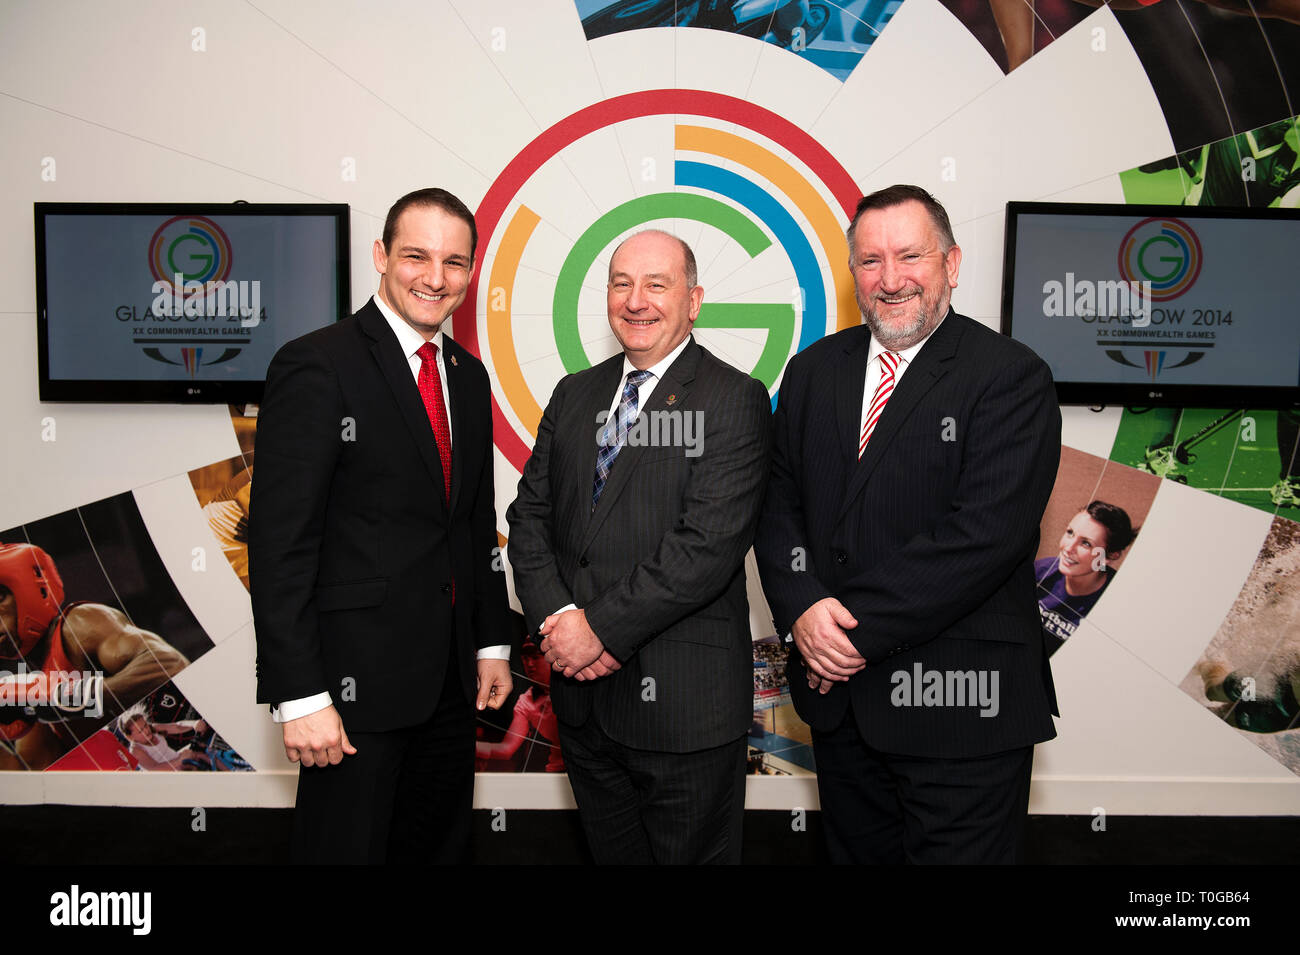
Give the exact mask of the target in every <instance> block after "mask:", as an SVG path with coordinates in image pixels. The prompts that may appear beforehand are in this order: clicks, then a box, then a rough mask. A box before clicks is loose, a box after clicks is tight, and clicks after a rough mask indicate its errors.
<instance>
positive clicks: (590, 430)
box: [507, 231, 770, 863]
mask: <svg viewBox="0 0 1300 955" xmlns="http://www.w3.org/2000/svg"><path fill="white" fill-rule="evenodd" d="M703 294H704V292H703V289H701V288H700V287H699V286H698V285H697V284H696V272H695V258H694V256H693V255H692V254H691V251H690V248H689V247H688V246H687V245H686V243H684V242H682V241H681V240H680V239H677V238H676V237H674V236H671V235H668V234H666V233H663V232H657V231H647V232H641V233H638V234H636V235H634V236H632V237H631V238H629V239H627V240H626V241H624V242H623V243H622V244H621V245H620V246H619V247H618V248H617V249H616V250H615V252H614V256H613V258H612V259H611V260H610V273H609V289H608V297H607V306H608V311H609V324H610V328H611V329H613V332H614V335H615V337H616V338H617V339H618V341H619V343H620V344H621V345H622V347H623V351H622V354H619V355H615V356H614V357H613V358H611V359H609V360H608V361H605V362H602V363H601V364H599V365H597V366H595V367H594V368H590V369H588V370H586V371H583V372H580V373H578V374H575V375H570V376H568V377H567V378H565V379H563V380H562V381H561V382H560V383H559V384H558V385H556V387H555V391H554V393H553V394H552V395H551V400H550V403H549V404H548V406H547V408H546V412H545V414H544V415H543V417H542V421H541V424H540V425H539V427H538V429H537V441H536V443H535V444H534V446H533V453H532V456H531V457H530V458H529V460H528V464H527V465H526V466H525V468H524V473H523V476H522V477H521V478H520V481H519V494H518V496H517V497H516V498H515V502H514V503H513V504H512V505H511V506H510V510H509V512H508V515H507V518H508V520H509V524H510V562H511V565H512V567H513V569H514V575H515V588H516V592H517V593H518V595H519V599H520V601H521V602H522V604H523V608H524V616H525V618H526V619H527V621H528V625H529V627H530V628H532V629H536V630H537V631H538V632H539V633H540V634H541V635H542V636H544V637H545V640H544V641H543V644H542V649H543V651H544V652H545V654H546V659H547V661H548V662H550V663H551V664H552V666H553V668H554V670H555V672H556V677H555V679H554V681H553V682H552V686H551V695H552V697H553V700H554V709H555V714H556V716H557V717H558V718H559V724H560V744H561V749H562V751H563V753H564V762H565V765H566V766H567V768H568V771H569V781H570V783H571V784H572V786H573V792H574V795H575V796H576V798H577V801H578V810H579V813H580V815H581V818H582V822H583V827H584V829H585V830H586V833H587V839H588V842H589V844H590V846H591V850H592V853H593V855H594V856H595V858H596V861H597V862H600V863H614V862H623V863H651V862H655V863H695V862H739V861H740V848H741V846H740V830H741V821H742V817H743V811H744V802H745V775H744V774H745V738H746V733H747V732H748V728H749V724H750V722H751V718H752V714H753V650H752V646H751V641H750V632H749V611H748V602H747V600H746V597H745V571H744V558H745V553H746V551H748V550H749V546H750V543H751V541H752V540H753V535H754V522H755V520H756V519H757V516H758V509H759V506H760V504H761V502H762V497H763V486H764V484H765V483H766V479H767V469H768V467H767V457H768V448H769V418H770V411H769V407H770V406H769V399H768V396H767V389H765V388H764V387H763V385H762V384H761V383H760V382H758V381H755V380H754V379H753V378H750V377H749V376H747V375H745V374H743V373H741V372H739V371H737V370H736V369H734V368H732V367H731V366H730V365H727V364H724V363H723V362H721V361H719V360H718V359H716V358H714V357H713V356H712V355H711V354H709V353H708V352H707V351H705V350H704V349H703V348H701V347H700V346H699V345H698V344H696V342H695V340H694V338H692V337H691V328H692V324H693V323H694V321H695V318H696V316H697V315H698V314H699V310H700V302H701V299H702V297H703Z"/></svg>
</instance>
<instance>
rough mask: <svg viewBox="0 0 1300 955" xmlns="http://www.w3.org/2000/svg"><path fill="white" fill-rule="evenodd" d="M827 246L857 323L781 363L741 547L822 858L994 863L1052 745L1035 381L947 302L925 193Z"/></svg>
mask: <svg viewBox="0 0 1300 955" xmlns="http://www.w3.org/2000/svg"><path fill="white" fill-rule="evenodd" d="M848 245H849V256H850V259H849V266H850V268H851V269H852V271H853V276H854V280H855V282H856V285H857V299H858V305H859V307H860V308H861V310H862V314H863V318H864V320H865V325H861V326H858V327H856V328H850V329H846V330H844V331H841V332H839V333H837V334H835V335H831V336H828V337H827V338H824V339H822V340H820V341H818V342H816V343H814V344H813V345H811V346H810V347H809V348H807V349H806V350H805V351H803V352H802V353H801V354H799V355H796V356H795V357H794V358H793V359H791V361H790V364H789V366H788V367H787V368H786V372H785V377H784V380H783V382H782V385H781V397H780V403H779V405H778V407H777V411H776V417H775V421H774V443H773V463H772V475H771V480H770V483H769V485H768V490H767V497H766V501H765V503H764V509H763V516H762V519H761V520H760V522H759V530H758V536H757V539H756V540H755V543H754V550H755V554H756V556H757V558H758V566H759V571H760V574H761V576H762V581H763V589H764V591H765V593H766V595H767V598H768V601H769V603H770V604H771V607H772V612H773V615H774V616H775V618H776V626H777V632H778V633H782V634H787V635H788V636H787V637H786V640H787V643H788V644H789V646H790V665H789V668H788V671H787V672H788V674H789V679H790V689H791V694H792V696H793V698H794V703H795V707H796V709H797V710H798V712H799V715H800V716H801V717H803V719H804V720H805V721H806V722H808V724H809V725H810V726H811V727H812V730H813V746H814V752H815V755H816V760H817V780H818V789H819V793H820V797H821V806H822V810H823V814H824V822H825V828H826V834H827V844H828V849H829V852H830V856H831V859H832V861H835V862H858V863H866V862H873V863H901V862H905V861H906V862H963V863H970V862H1013V861H1015V860H1016V857H1017V852H1018V848H1019V842H1020V836H1021V832H1022V830H1023V824H1024V818H1025V815H1026V813H1027V810H1028V798H1029V778H1030V767H1031V765H1032V759H1033V746H1034V744H1035V743H1039V742H1042V741H1044V740H1048V739H1051V738H1052V737H1053V736H1055V735H1056V731H1055V727H1054V726H1053V723H1052V719H1051V716H1050V715H1049V714H1051V713H1054V712H1055V710H1056V701H1055V692H1054V690H1053V687H1052V677H1051V672H1050V670H1049V669H1048V665H1047V654H1046V651H1045V649H1044V645H1043V636H1042V632H1041V630H1040V627H1039V619H1038V607H1037V601H1036V599H1035V592H1034V575H1033V560H1034V557H1035V554H1036V549H1037V545H1038V524H1039V521H1040V519H1041V518H1042V514H1043V509H1044V508H1045V507H1046V505H1047V499H1048V496H1049V495H1050V493H1051V490H1052V485H1053V482H1054V480H1055V477H1056V468H1057V463H1058V459H1059V457H1060V448H1061V417H1060V411H1059V409H1058V407H1057V402H1056V395H1055V391H1054V389H1053V386H1052V377H1051V373H1050V371H1049V370H1048V368H1047V365H1046V364H1044V362H1043V361H1042V360H1041V359H1039V358H1038V356H1037V355H1035V354H1034V353H1033V352H1031V351H1030V350H1029V349H1028V348H1025V347H1024V346H1023V345H1020V344H1019V343H1017V342H1014V341H1012V340H1011V339H1009V338H1005V337H1003V336H1001V335H998V334H996V333H995V332H992V331H990V330H989V329H987V328H986V327H984V326H983V325H981V324H979V323H978V322H975V321H972V320H971V319H969V318H966V317H965V316H963V315H958V314H957V313H956V312H954V311H953V310H952V309H951V307H950V304H949V302H950V299H951V295H952V290H953V289H954V288H956V287H957V277H958V273H959V271H960V267H961V260H962V255H961V249H960V247H959V246H958V245H957V244H956V242H955V241H954V239H953V234H952V227H951V225H950V224H949V221H948V215H947V213H946V212H945V211H944V209H943V206H941V205H940V204H939V203H938V202H937V201H936V200H935V199H934V197H933V196H931V195H930V194H929V193H928V192H926V191H925V190H924V189H920V188H918V187H916V186H891V187H889V188H888V189H883V190H881V191H879V192H876V193H873V194H871V195H869V196H867V197H865V198H864V199H862V200H861V201H860V202H859V203H858V207H857V211H856V213H855V215H854V217H853V222H852V223H851V224H850V226H849V230H848ZM900 675H901V677H900ZM981 681H982V682H981ZM913 684H915V685H913ZM973 686H985V687H997V688H998V696H999V699H997V700H995V701H990V700H981V699H980V698H979V695H978V694H972V693H967V692H964V691H965V690H966V689H968V688H970V687H973ZM903 687H906V688H907V692H901V689H902V688H903Z"/></svg>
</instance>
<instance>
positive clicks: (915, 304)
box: [849, 200, 961, 351]
mask: <svg viewBox="0 0 1300 955" xmlns="http://www.w3.org/2000/svg"><path fill="white" fill-rule="evenodd" d="M849 254H850V256H851V258H850V260H849V264H850V267H851V268H852V270H853V279H854V282H855V283H856V286H857V298H858V308H860V309H861V310H862V317H863V319H864V320H865V321H866V323H867V325H868V326H869V327H870V328H871V333H872V334H873V335H874V336H875V337H876V340H877V341H879V342H880V344H882V345H884V346H885V347H886V348H888V349H889V350H891V351H901V350H902V349H904V348H909V347H911V346H912V345H915V344H916V343H917V342H919V341H921V340H922V339H923V338H925V337H926V336H927V335H929V334H930V333H931V332H932V331H934V330H935V328H937V327H938V325H939V322H940V321H942V320H943V317H944V315H946V314H947V312H948V303H949V302H950V301H951V299H952V290H953V289H955V288H956V287H957V273H958V271H959V270H960V268H961V248H960V247H959V246H956V245H954V246H952V247H951V248H950V249H948V250H947V251H946V252H945V251H944V249H943V237H942V236H941V235H940V233H939V230H938V229H937V228H936V227H935V225H934V221H933V220H932V219H931V218H930V214H929V213H928V212H927V211H926V209H925V206H923V205H921V203H919V202H916V201H915V200H909V201H907V202H902V203H899V204H898V205H896V206H889V207H888V208H885V209H872V210H870V211H868V212H865V213H863V215H862V217H861V218H860V219H859V220H858V223H857V226H856V227H855V228H854V232H853V248H852V249H850V250H849Z"/></svg>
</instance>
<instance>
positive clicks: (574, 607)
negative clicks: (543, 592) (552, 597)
mask: <svg viewBox="0 0 1300 955" xmlns="http://www.w3.org/2000/svg"><path fill="white" fill-rule="evenodd" d="M577 609H578V605H577V604H565V605H564V606H563V607H561V608H560V609H559V610H556V611H554V612H553V613H551V614H549V616H552V617H554V616H555V614H557V613H564V611H566V610H577Z"/></svg>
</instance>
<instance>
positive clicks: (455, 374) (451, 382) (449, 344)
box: [421, 334, 474, 514]
mask: <svg viewBox="0 0 1300 955" xmlns="http://www.w3.org/2000/svg"><path fill="white" fill-rule="evenodd" d="M459 347H460V346H458V345H457V344H456V343H455V342H454V341H452V340H451V339H450V338H449V337H448V336H447V335H445V334H444V335H443V336H442V348H443V354H442V368H443V374H444V378H443V380H444V382H445V383H446V385H447V389H446V390H447V413H448V415H450V417H451V427H452V440H451V507H450V510H451V513H453V514H454V513H456V505H457V503H458V502H459V501H460V489H461V484H462V483H464V482H463V481H462V479H461V462H462V461H463V460H465V454H463V453H462V452H463V451H465V450H467V449H468V448H469V445H470V443H471V442H472V441H473V440H474V432H473V426H472V425H471V423H470V421H469V420H468V415H469V413H470V407H469V399H468V396H467V395H466V394H465V388H464V382H463V381H462V379H461V374H462V373H461V370H460V365H459V363H458V362H457V361H456V350H457V349H458V348H459ZM421 405H423V402H421ZM425 418H426V419H427V418H428V414H427V413H426V414H425ZM430 430H432V429H430ZM457 449H459V450H457ZM434 457H437V455H436V454H435V455H434ZM438 472H439V474H440V475H441V473H442V459H441V458H439V459H438Z"/></svg>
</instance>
